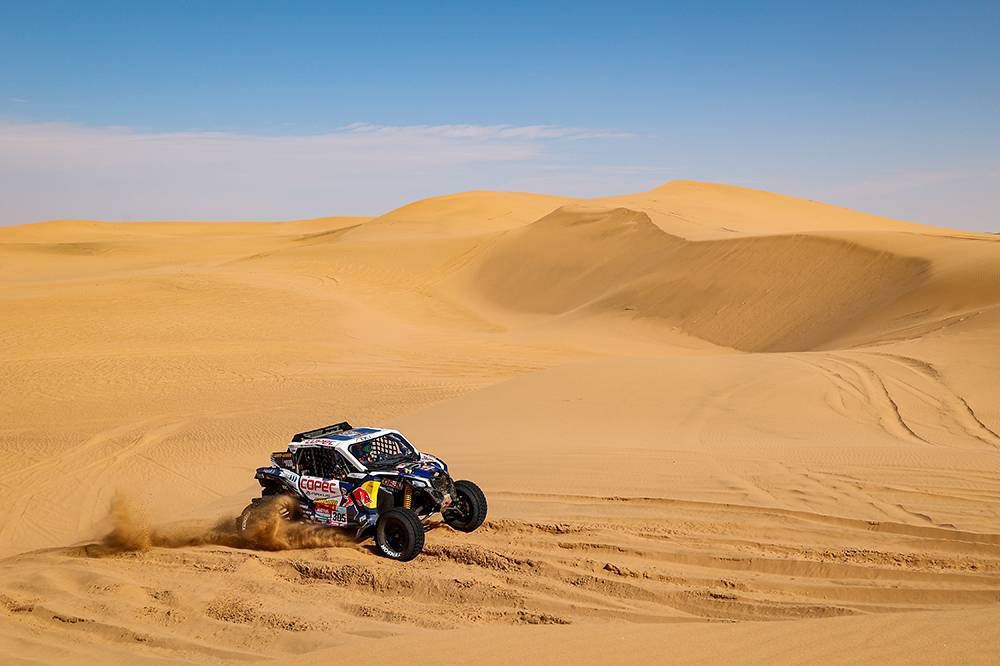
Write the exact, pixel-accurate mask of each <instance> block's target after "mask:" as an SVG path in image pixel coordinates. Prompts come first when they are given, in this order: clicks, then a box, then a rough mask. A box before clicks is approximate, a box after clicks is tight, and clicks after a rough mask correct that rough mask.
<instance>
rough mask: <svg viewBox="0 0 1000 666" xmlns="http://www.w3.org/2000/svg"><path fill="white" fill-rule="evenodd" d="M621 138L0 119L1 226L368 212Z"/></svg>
mask: <svg viewBox="0 0 1000 666" xmlns="http://www.w3.org/2000/svg"><path fill="white" fill-rule="evenodd" d="M630 136H631V135H630V134H628V133H625V132H617V131H611V130H602V129H590V128H578V127H560V126H554V125H397V126H393V125H376V124H371V123H353V124H350V125H346V126H344V127H341V128H338V129H337V130H335V131H332V132H327V133H323V134H284V135H257V134H241V133H232V132H208V131H179V132H146V131H139V130H136V129H133V128H129V127H85V126H80V125H75V124H69V123H37V122H36V123H24V122H3V121H0V200H2V201H3V202H4V203H3V204H2V205H3V206H4V208H5V210H3V209H0V224H4V223H7V224H10V223H17V222H26V221H32V220H36V219H45V218H52V217H66V216H88V217H111V218H120V217H126V218H151V217H155V218H168V217H225V218H234V217H241V218H247V217H256V218H260V217H289V216H295V215H299V214H320V213H327V212H329V213H336V212H359V209H363V210H364V211H378V210H380V209H384V208H388V207H391V205H394V204H395V203H401V202H402V201H405V198H406V197H412V196H414V195H419V194H420V193H427V192H431V193H433V192H436V191H447V190H449V189H460V188H461V187H463V186H464V185H465V184H466V183H465V181H467V180H468V172H470V171H483V170H489V169H490V168H491V167H490V166H489V165H491V164H493V165H499V164H511V165H517V164H520V165H530V164H537V163H539V162H540V161H544V160H546V159H548V158H550V157H552V156H553V155H557V154H558V151H559V150H561V149H560V146H567V145H569V144H568V143H567V142H574V143H575V142H582V141H593V140H598V139H606V140H620V139H625V138H628V137H630ZM473 165H476V166H475V168H474V169H470V167H472V166H473ZM449 183H453V184H452V185H450V186H449ZM469 185H471V186H477V184H476V183H475V182H470V183H469ZM483 185H488V183H483ZM417 186H419V187H422V188H424V191H423V192H416V191H414V188H415V187H417ZM379 188H381V190H382V191H381V192H380V193H379V192H377V190H378V189H379Z"/></svg>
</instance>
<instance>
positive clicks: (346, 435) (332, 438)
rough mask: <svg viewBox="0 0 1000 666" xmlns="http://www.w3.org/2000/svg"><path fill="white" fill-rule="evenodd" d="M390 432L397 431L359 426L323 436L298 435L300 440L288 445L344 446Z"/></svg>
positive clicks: (295, 446)
mask: <svg viewBox="0 0 1000 666" xmlns="http://www.w3.org/2000/svg"><path fill="white" fill-rule="evenodd" d="M390 432H397V431H396V430H389V429H387V428H367V427H358V428H350V429H349V430H341V431H339V432H336V433H332V434H328V435H327V434H324V435H323V436H321V437H302V438H299V436H298V435H296V439H297V440H298V441H294V440H293V441H292V442H291V443H289V445H288V450H289V451H295V450H296V449H299V448H302V447H307V446H329V447H332V448H342V447H345V446H350V445H351V444H354V443H356V442H364V441H367V440H369V439H375V438H376V437H381V436H382V435H385V434H388V433H390Z"/></svg>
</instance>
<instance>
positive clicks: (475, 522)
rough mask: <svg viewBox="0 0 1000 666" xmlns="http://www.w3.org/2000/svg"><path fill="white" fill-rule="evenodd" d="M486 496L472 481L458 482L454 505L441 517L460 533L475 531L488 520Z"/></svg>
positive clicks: (456, 483)
mask: <svg viewBox="0 0 1000 666" xmlns="http://www.w3.org/2000/svg"><path fill="white" fill-rule="evenodd" d="M487 508H488V507H487V505H486V494H485V493H484V492H483V491H482V489H481V488H480V487H479V486H477V485H476V484H474V483H473V482H472V481H456V482H455V497H454V498H453V501H452V505H451V506H450V507H448V508H447V509H445V510H444V511H443V512H442V513H441V516H442V517H443V518H444V522H445V523H447V524H448V526H449V527H451V528H452V529H456V530H458V531H459V532H472V531H475V530H476V529H477V528H478V527H479V526H480V525H482V524H483V521H484V520H486V511H487Z"/></svg>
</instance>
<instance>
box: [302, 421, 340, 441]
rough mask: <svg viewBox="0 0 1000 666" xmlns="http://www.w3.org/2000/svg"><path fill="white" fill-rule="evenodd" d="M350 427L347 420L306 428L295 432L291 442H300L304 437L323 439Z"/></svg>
mask: <svg viewBox="0 0 1000 666" xmlns="http://www.w3.org/2000/svg"><path fill="white" fill-rule="evenodd" d="M350 429H351V424H350V423H348V422H347V421H341V422H340V423H334V424H333V425H328V426H323V427H322V428H316V429H315V430H307V431H306V432H300V433H296V434H295V436H293V437H292V442H301V441H302V440H304V439H323V438H324V437H329V436H330V435H336V434H337V433H338V432H344V431H345V430H350Z"/></svg>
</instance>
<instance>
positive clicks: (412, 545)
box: [375, 507, 424, 562]
mask: <svg viewBox="0 0 1000 666" xmlns="http://www.w3.org/2000/svg"><path fill="white" fill-rule="evenodd" d="M375 545H376V546H378V550H379V552H380V553H382V554H383V555H384V556H386V557H388V558H389V559H391V560H396V561H397V562H409V561H410V560H412V559H413V558H414V557H416V556H417V555H419V554H420V551H421V550H423V548H424V525H423V523H421V522H420V518H419V517H418V516H417V514H416V513H414V512H413V511H411V510H410V509H403V508H399V507H397V508H395V509H389V510H388V511H386V512H384V513H382V514H380V515H379V517H378V522H377V523H375Z"/></svg>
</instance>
